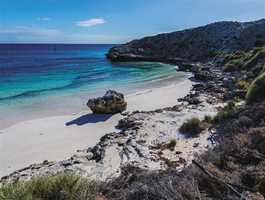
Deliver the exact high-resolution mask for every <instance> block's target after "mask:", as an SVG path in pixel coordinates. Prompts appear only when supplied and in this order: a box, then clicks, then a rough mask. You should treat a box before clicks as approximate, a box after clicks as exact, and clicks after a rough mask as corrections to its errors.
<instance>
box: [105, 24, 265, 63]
mask: <svg viewBox="0 0 265 200" xmlns="http://www.w3.org/2000/svg"><path fill="white" fill-rule="evenodd" d="M264 44H265V19H261V20H258V21H253V22H245V23H240V22H217V23H212V24H209V25H206V26H202V27H198V28H192V29H187V30H183V31H176V32H173V33H163V34H159V35H156V36H151V37H145V38H143V39H139V40H133V41H131V42H129V43H127V44H124V45H120V46H117V47H113V48H112V49H110V51H109V52H108V53H107V55H106V56H107V57H108V58H109V59H110V60H112V61H159V62H161V61H162V62H171V63H183V62H184V61H185V60H189V61H205V60H208V59H210V58H213V57H215V56H216V55H217V54H218V53H220V52H233V51H236V50H249V49H251V48H253V47H255V46H264Z"/></svg>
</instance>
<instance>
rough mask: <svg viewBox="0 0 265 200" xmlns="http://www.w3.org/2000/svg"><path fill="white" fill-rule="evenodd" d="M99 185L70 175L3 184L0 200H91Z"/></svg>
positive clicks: (0, 190) (0, 189)
mask: <svg viewBox="0 0 265 200" xmlns="http://www.w3.org/2000/svg"><path fill="white" fill-rule="evenodd" d="M98 188H99V184H98V183H96V182H94V181H90V180H88V179H85V178H82V177H80V176H78V175H75V174H71V173H62V174H58V175H55V176H49V177H38V178H33V179H32V180H30V181H25V182H16V183H8V184H4V185H2V186H1V187H0V200H93V199H95V197H96V195H97V192H98Z"/></svg>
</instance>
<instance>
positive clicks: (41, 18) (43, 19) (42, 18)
mask: <svg viewBox="0 0 265 200" xmlns="http://www.w3.org/2000/svg"><path fill="white" fill-rule="evenodd" d="M37 20H39V21H50V20H51V18H50V17H38V18H37Z"/></svg>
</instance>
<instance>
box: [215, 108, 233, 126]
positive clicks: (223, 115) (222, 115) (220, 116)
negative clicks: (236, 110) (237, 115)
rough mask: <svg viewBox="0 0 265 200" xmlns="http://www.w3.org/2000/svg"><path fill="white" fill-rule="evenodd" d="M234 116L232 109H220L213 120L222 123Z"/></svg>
mask: <svg viewBox="0 0 265 200" xmlns="http://www.w3.org/2000/svg"><path fill="white" fill-rule="evenodd" d="M232 116H233V114H232V111H227V110H225V109H224V110H223V111H219V112H218V113H217V115H216V116H215V117H214V119H213V121H214V123H221V122H224V121H226V120H228V119H231V117H232Z"/></svg>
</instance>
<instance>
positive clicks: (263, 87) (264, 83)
mask: <svg viewBox="0 0 265 200" xmlns="http://www.w3.org/2000/svg"><path fill="white" fill-rule="evenodd" d="M246 100H247V104H251V103H255V102H261V101H263V100H265V72H264V73H262V74H261V75H260V76H258V77H257V78H256V79H255V80H254V81H253V82H252V83H251V85H250V87H249V89H248V92H247V96H246Z"/></svg>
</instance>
